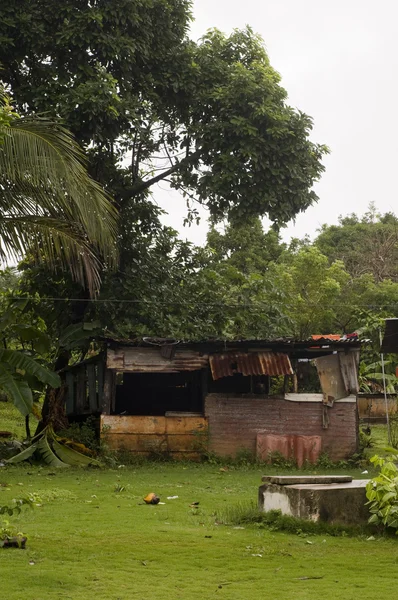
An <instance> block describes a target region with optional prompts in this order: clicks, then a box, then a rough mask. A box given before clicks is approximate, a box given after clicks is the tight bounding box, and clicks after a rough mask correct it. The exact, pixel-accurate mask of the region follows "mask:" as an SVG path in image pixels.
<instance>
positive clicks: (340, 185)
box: [156, 0, 398, 243]
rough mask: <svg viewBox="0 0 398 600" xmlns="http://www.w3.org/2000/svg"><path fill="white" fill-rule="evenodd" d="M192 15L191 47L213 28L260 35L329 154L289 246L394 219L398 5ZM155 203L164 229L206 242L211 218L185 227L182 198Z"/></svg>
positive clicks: (212, 7) (269, 1)
mask: <svg viewBox="0 0 398 600" xmlns="http://www.w3.org/2000/svg"><path fill="white" fill-rule="evenodd" d="M194 16H195V22H194V24H193V26H192V29H191V35H192V37H193V38H194V39H198V38H200V37H201V36H202V35H203V34H204V33H205V31H206V30H207V29H209V28H211V27H217V28H218V29H221V30H222V31H224V32H225V33H229V32H230V31H231V30H232V29H233V28H242V27H244V26H245V25H246V24H248V25H251V26H252V27H253V28H254V30H255V31H256V32H258V33H260V35H261V36H262V37H263V38H264V42H265V45H266V48H267V51H268V54H269V57H270V60H271V64H272V66H273V67H274V68H275V69H276V70H277V71H279V73H280V74H281V75H282V85H283V86H284V88H285V89H286V90H287V92H288V94H289V103H290V104H291V105H292V106H294V107H296V108H299V109H300V110H302V111H304V112H306V113H307V114H309V115H311V116H312V117H313V119H314V130H313V134H312V138H313V140H314V141H316V142H320V143H324V144H327V145H328V146H329V147H330V149H331V154H330V155H329V156H328V157H327V158H326V159H325V160H324V164H325V166H326V173H325V174H324V175H323V177H322V180H321V181H320V182H319V183H318V184H317V185H316V188H315V189H316V192H317V194H318V196H319V197H320V200H319V202H318V204H317V205H315V206H313V207H311V208H309V209H308V210H307V211H306V212H305V213H303V214H301V215H299V216H298V217H297V219H296V223H295V224H293V223H292V224H291V225H289V227H288V228H287V230H285V232H284V234H283V237H285V238H287V239H288V238H290V237H291V236H297V237H302V236H304V235H305V234H309V235H313V234H314V232H315V230H316V229H317V228H318V227H319V226H320V225H321V224H322V223H336V222H337V219H338V216H339V215H340V214H347V213H350V212H357V213H360V214H362V213H364V212H365V211H366V209H367V207H368V205H369V203H370V202H375V203H376V205H377V207H378V208H379V209H380V210H381V211H383V212H384V211H394V212H398V206H397V199H396V184H395V180H396V172H397V157H398V149H397V144H398V124H397V122H398V121H397V118H396V107H397V104H398V102H397V100H398V98H397V96H398V83H397V73H398V52H397V45H398V41H397V39H398V36H397V20H398V2H396V0H379V2H375V1H374V0H372V1H370V0H345V1H343V0H333V1H331V0H329V1H328V0H323V1H321V0H194ZM162 188H165V186H164V184H163V186H162ZM156 198H157V199H158V200H160V201H159V204H160V205H161V206H162V207H163V208H164V209H165V210H167V211H168V213H169V215H168V217H166V218H165V219H164V220H165V222H167V223H168V224H170V225H172V226H173V227H175V228H176V229H178V230H179V231H180V232H181V235H182V237H184V238H185V237H187V238H188V239H190V240H191V241H193V242H195V243H202V242H203V241H204V239H205V235H206V231H207V224H206V215H205V214H204V219H203V220H202V223H201V225H200V226H199V227H191V228H189V229H188V228H183V227H182V222H183V218H184V215H185V206H184V202H183V200H182V199H181V198H179V196H178V194H176V192H167V191H165V190H164V189H163V190H160V189H159V190H157V191H156Z"/></svg>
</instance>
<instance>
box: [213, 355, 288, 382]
mask: <svg viewBox="0 0 398 600" xmlns="http://www.w3.org/2000/svg"><path fill="white" fill-rule="evenodd" d="M210 367H211V374H212V376H213V379H214V380H216V379H221V377H231V376H232V375H233V374H234V373H241V374H242V375H245V376H248V375H272V376H276V375H293V369H292V365H291V364H290V360H289V357H288V355H287V354H282V353H278V352H248V353H242V352H229V353H227V354H212V355H210Z"/></svg>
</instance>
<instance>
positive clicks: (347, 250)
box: [315, 205, 398, 283]
mask: <svg viewBox="0 0 398 600" xmlns="http://www.w3.org/2000/svg"><path fill="white" fill-rule="evenodd" d="M315 244H316V246H317V247H318V248H319V249H320V251H321V252H322V253H323V254H325V255H326V256H327V257H328V258H329V260H330V261H331V262H333V261H335V260H342V261H343V262H344V264H345V265H346V269H347V271H348V272H349V273H350V274H351V275H352V277H354V278H358V277H360V276H361V275H364V274H367V273H368V274H370V275H372V277H373V280H374V281H375V282H376V283H380V282H382V281H383V280H385V279H391V280H392V281H396V282H397V281H398V218H397V217H396V216H395V215H394V214H392V213H385V214H384V215H382V214H380V213H378V212H377V210H376V208H375V206H374V205H371V206H370V207H369V211H368V212H367V213H365V215H364V216H363V217H362V218H359V217H358V216H357V215H356V214H351V215H350V216H347V217H340V219H339V224H338V225H323V226H322V228H321V231H320V233H319V235H318V237H317V239H316V241H315Z"/></svg>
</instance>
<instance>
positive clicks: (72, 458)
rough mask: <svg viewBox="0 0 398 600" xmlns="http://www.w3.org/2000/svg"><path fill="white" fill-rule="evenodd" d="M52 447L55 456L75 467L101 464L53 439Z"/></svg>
mask: <svg viewBox="0 0 398 600" xmlns="http://www.w3.org/2000/svg"><path fill="white" fill-rule="evenodd" d="M53 449H54V451H55V453H56V454H57V456H58V457H59V458H60V459H61V460H62V461H63V462H64V463H66V464H68V465H71V466H77V467H86V466H88V465H97V466H101V463H99V462H98V461H97V460H95V459H93V458H90V457H89V456H85V455H84V454H81V453H80V452H76V450H73V448H68V446H65V445H64V444H60V443H59V442H57V441H56V440H53Z"/></svg>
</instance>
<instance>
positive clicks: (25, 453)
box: [6, 444, 37, 465]
mask: <svg viewBox="0 0 398 600" xmlns="http://www.w3.org/2000/svg"><path fill="white" fill-rule="evenodd" d="M36 450H37V444H31V445H30V446H29V447H28V448H26V449H25V450H22V452H20V453H19V454H16V455H15V456H13V457H11V458H9V459H8V460H6V463H7V464H11V465H15V464H17V463H20V462H22V461H24V460H28V458H30V457H31V456H33V454H34V453H35V452H36Z"/></svg>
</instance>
